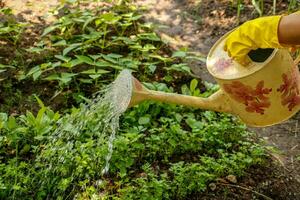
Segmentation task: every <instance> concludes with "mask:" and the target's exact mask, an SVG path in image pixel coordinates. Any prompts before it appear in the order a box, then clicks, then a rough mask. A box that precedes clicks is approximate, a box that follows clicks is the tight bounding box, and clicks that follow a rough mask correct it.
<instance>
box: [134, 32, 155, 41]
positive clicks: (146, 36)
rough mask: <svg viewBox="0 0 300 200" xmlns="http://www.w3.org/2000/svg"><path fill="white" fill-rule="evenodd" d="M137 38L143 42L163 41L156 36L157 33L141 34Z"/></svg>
mask: <svg viewBox="0 0 300 200" xmlns="http://www.w3.org/2000/svg"><path fill="white" fill-rule="evenodd" d="M137 36H138V38H140V39H142V40H150V41H156V42H159V41H161V39H160V38H159V37H158V36H157V35H156V33H140V34H138V35H137Z"/></svg>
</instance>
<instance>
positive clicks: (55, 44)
mask: <svg viewBox="0 0 300 200" xmlns="http://www.w3.org/2000/svg"><path fill="white" fill-rule="evenodd" d="M65 45H67V42H66V40H60V41H58V42H56V43H54V44H52V46H54V47H56V46H65Z"/></svg>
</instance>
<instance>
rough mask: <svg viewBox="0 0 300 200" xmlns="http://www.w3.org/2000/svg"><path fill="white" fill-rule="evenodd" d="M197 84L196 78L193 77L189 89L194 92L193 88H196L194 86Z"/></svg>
mask: <svg viewBox="0 0 300 200" xmlns="http://www.w3.org/2000/svg"><path fill="white" fill-rule="evenodd" d="M197 85H198V81H197V79H193V80H192V81H191V84H190V90H191V91H192V92H194V91H195V89H196V87H197Z"/></svg>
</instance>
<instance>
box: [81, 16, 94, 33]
mask: <svg viewBox="0 0 300 200" xmlns="http://www.w3.org/2000/svg"><path fill="white" fill-rule="evenodd" d="M95 19H97V17H90V18H89V19H88V20H86V21H85V23H84V25H83V27H82V31H84V30H85V28H86V26H87V25H88V24H89V23H91V22H92V21H94V20H95Z"/></svg>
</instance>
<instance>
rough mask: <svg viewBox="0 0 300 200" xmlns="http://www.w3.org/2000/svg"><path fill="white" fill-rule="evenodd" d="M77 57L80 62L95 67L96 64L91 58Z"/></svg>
mask: <svg viewBox="0 0 300 200" xmlns="http://www.w3.org/2000/svg"><path fill="white" fill-rule="evenodd" d="M75 57H76V58H77V59H78V60H80V61H81V62H84V63H86V64H89V65H94V62H93V60H92V59H91V58H89V57H88V56H83V55H75Z"/></svg>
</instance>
